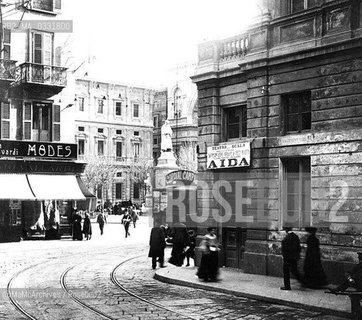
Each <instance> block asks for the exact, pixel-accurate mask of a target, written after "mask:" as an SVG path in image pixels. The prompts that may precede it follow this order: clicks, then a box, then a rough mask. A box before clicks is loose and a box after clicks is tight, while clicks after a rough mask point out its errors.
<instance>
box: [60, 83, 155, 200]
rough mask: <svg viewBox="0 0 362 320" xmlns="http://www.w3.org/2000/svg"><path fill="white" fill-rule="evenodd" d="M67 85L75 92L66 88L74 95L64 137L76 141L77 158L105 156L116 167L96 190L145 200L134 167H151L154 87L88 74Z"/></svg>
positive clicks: (65, 115) (66, 115) (106, 196)
mask: <svg viewBox="0 0 362 320" xmlns="http://www.w3.org/2000/svg"><path fill="white" fill-rule="evenodd" d="M70 87H73V89H72V90H74V91H73V95H71V94H70V91H68V92H67V93H66V96H67V97H68V99H69V96H71V97H74V102H73V103H72V104H71V107H69V108H67V109H65V110H64V113H63V119H64V121H66V122H67V123H68V125H67V127H66V128H64V132H62V136H64V139H65V141H69V142H70V141H73V142H75V143H77V144H78V158H79V159H82V160H84V161H85V162H90V161H91V160H92V159H95V158H102V159H107V160H109V161H110V162H111V163H113V164H114V165H115V166H116V167H117V172H116V176H115V177H114V182H113V183H112V185H110V186H109V187H107V186H102V185H99V186H98V187H96V190H93V191H94V194H95V195H96V196H97V198H98V199H101V200H102V201H105V200H107V199H108V200H110V201H111V202H112V203H115V202H118V201H122V200H132V201H135V202H138V203H140V202H142V201H144V199H143V197H144V192H143V191H142V190H141V188H140V187H141V186H140V184H139V183H137V182H136V181H135V180H134V179H133V173H132V172H134V171H132V169H134V167H135V166H139V167H143V169H144V170H147V168H148V167H150V168H152V131H153V119H152V104H153V100H154V91H153V90H151V89H147V88H141V87H132V86H129V85H124V84H120V83H115V82H105V81H99V80H97V79H90V78H89V77H87V76H86V77H82V78H80V77H76V78H75V80H74V83H73V84H72V85H71V86H70ZM143 169H141V170H143Z"/></svg>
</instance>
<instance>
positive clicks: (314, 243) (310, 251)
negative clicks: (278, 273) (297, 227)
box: [280, 227, 328, 290]
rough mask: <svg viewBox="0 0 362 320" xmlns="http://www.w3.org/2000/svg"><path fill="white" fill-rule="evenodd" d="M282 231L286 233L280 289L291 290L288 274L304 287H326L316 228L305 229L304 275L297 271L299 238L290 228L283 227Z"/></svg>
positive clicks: (283, 245)
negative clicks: (282, 276) (282, 279)
mask: <svg viewBox="0 0 362 320" xmlns="http://www.w3.org/2000/svg"><path fill="white" fill-rule="evenodd" d="M283 229H284V231H285V232H286V236H285V238H284V239H283V240H282V255H283V275H284V286H283V287H281V288H280V289H282V290H291V286H290V273H292V274H293V275H294V276H295V278H296V279H297V280H298V281H299V282H300V283H301V284H302V286H304V287H308V288H311V289H318V288H321V287H323V286H325V285H327V284H328V283H327V277H326V275H325V273H324V270H323V267H322V262H321V254H320V248H319V240H318V238H317V237H316V232H317V228H314V227H307V228H305V230H306V231H307V232H308V233H309V235H308V238H307V251H306V254H305V260H304V267H303V271H304V275H301V273H300V272H299V270H298V261H299V259H300V253H301V250H302V248H301V245H300V240H299V237H298V236H297V235H296V234H295V233H294V232H292V228H291V227H284V228H283Z"/></svg>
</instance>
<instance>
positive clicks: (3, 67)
mask: <svg viewBox="0 0 362 320" xmlns="http://www.w3.org/2000/svg"><path fill="white" fill-rule="evenodd" d="M18 72H19V69H17V67H16V61H14V60H4V59H0V80H5V81H9V82H11V81H14V80H15V79H16V76H17V73H18Z"/></svg>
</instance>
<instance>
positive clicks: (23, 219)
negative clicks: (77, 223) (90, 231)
mask: <svg viewBox="0 0 362 320" xmlns="http://www.w3.org/2000/svg"><path fill="white" fill-rule="evenodd" d="M76 159H77V145H76V144H64V143H41V142H30V141H29V142H28V141H27V142H25V141H9V140H6V141H0V182H1V183H0V242H8V241H19V240H20V239H21V238H29V237H32V236H34V235H39V236H42V237H45V238H48V239H56V238H60V237H61V236H62V235H66V234H70V233H71V227H70V224H71V214H72V210H73V208H74V207H76V206H77V202H79V201H85V200H86V199H87V198H90V197H91V196H92V195H91V193H90V192H89V191H88V190H86V188H85V186H84V185H83V183H82V181H81V179H80V175H81V173H82V172H83V170H84V166H85V164H84V163H80V162H77V161H76Z"/></svg>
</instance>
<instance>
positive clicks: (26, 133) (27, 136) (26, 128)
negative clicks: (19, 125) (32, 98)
mask: <svg viewBox="0 0 362 320" xmlns="http://www.w3.org/2000/svg"><path fill="white" fill-rule="evenodd" d="M31 118H32V114H31V103H30V102H25V103H24V113H23V139H24V140H31Z"/></svg>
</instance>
